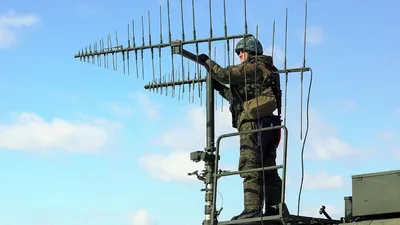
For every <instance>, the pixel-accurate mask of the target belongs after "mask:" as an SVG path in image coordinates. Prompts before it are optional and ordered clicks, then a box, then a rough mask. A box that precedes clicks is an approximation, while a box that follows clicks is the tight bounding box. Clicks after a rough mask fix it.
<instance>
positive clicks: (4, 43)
mask: <svg viewBox="0 0 400 225" xmlns="http://www.w3.org/2000/svg"><path fill="white" fill-rule="evenodd" d="M38 22H39V17H38V16H37V15H34V14H24V15H19V14H16V13H15V12H14V11H9V12H8V13H6V14H1V15H0V48H3V49H7V48H11V47H13V46H14V45H15V44H16V43H17V39H18V38H17V35H16V29H19V28H21V27H30V26H34V25H36V24H37V23H38Z"/></svg>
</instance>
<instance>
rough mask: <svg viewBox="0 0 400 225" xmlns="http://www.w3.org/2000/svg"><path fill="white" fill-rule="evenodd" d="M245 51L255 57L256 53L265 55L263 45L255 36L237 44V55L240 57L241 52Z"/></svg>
mask: <svg viewBox="0 0 400 225" xmlns="http://www.w3.org/2000/svg"><path fill="white" fill-rule="evenodd" d="M243 50H244V51H245V52H248V53H251V54H253V55H256V51H257V55H262V54H263V47H262V45H261V42H260V41H259V40H257V39H256V38H255V37H254V36H250V37H246V38H244V39H242V40H240V41H239V42H238V43H237V45H236V49H235V52H236V54H238V55H239V54H240V51H243Z"/></svg>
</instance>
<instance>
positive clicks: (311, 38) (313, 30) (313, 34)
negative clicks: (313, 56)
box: [307, 26, 323, 44]
mask: <svg viewBox="0 0 400 225" xmlns="http://www.w3.org/2000/svg"><path fill="white" fill-rule="evenodd" d="M322 40H323V33H322V28H321V27H317V26H309V27H307V43H309V44H320V43H321V42H322Z"/></svg>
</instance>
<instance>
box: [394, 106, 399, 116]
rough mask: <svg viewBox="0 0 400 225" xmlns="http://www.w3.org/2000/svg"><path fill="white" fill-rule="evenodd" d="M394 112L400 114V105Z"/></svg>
mask: <svg viewBox="0 0 400 225" xmlns="http://www.w3.org/2000/svg"><path fill="white" fill-rule="evenodd" d="M394 114H395V115H397V116H400V106H399V107H397V108H396V109H395V110H394Z"/></svg>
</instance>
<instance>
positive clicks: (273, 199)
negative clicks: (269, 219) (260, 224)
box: [263, 185, 282, 216]
mask: <svg viewBox="0 0 400 225" xmlns="http://www.w3.org/2000/svg"><path fill="white" fill-rule="evenodd" d="M265 191H266V195H265V200H264V204H265V212H264V214H263V215H264V216H273V215H278V214H279V203H280V202H281V193H282V188H281V187H280V185H277V187H274V186H270V185H268V186H267V187H266V190H265Z"/></svg>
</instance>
